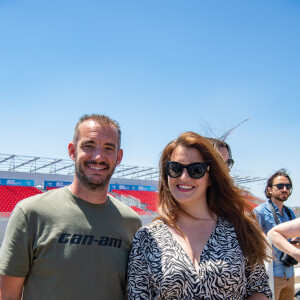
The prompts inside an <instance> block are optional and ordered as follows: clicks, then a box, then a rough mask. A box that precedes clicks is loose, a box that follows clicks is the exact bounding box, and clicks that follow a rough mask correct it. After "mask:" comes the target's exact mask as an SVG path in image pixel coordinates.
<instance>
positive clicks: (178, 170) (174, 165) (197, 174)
mask: <svg viewBox="0 0 300 300" xmlns="http://www.w3.org/2000/svg"><path fill="white" fill-rule="evenodd" d="M184 169H186V170H187V172H188V174H189V176H190V177H191V178H193V179H200V178H201V177H203V176H204V175H205V173H206V172H209V164H208V163H206V162H195V163H192V164H188V165H183V164H181V163H179V162H177V161H167V162H165V171H166V173H167V175H168V176H170V177H172V178H177V177H179V176H181V174H182V173H183V170H184Z"/></svg>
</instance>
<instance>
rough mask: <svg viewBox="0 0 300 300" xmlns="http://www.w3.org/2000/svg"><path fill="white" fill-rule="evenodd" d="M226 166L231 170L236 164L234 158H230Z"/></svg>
mask: <svg viewBox="0 0 300 300" xmlns="http://www.w3.org/2000/svg"><path fill="white" fill-rule="evenodd" d="M226 164H227V166H228V168H229V169H231V168H232V166H233V164H234V160H233V159H232V158H228V160H227V161H226Z"/></svg>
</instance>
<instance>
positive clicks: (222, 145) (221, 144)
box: [207, 137, 232, 159]
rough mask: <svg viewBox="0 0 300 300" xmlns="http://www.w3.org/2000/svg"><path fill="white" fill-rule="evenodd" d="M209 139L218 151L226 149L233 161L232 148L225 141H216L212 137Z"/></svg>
mask: <svg viewBox="0 0 300 300" xmlns="http://www.w3.org/2000/svg"><path fill="white" fill-rule="evenodd" d="M207 139H208V140H209V141H210V143H211V144H212V145H213V147H214V148H215V149H216V150H219V148H226V149H227V151H228V156H229V158H230V159H232V153H231V149H230V146H229V145H228V144H227V143H226V142H225V141H222V140H219V139H215V138H211V137H207Z"/></svg>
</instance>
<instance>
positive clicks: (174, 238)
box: [164, 217, 220, 275]
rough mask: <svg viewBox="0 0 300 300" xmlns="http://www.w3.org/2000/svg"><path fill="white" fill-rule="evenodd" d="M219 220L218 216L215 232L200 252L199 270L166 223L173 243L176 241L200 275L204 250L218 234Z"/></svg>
mask: <svg viewBox="0 0 300 300" xmlns="http://www.w3.org/2000/svg"><path fill="white" fill-rule="evenodd" d="M219 220H220V219H219V217H218V218H217V222H216V226H215V228H214V230H213V232H212V233H211V235H210V237H209V239H208V240H207V242H206V244H205V246H204V247H203V250H202V252H201V254H200V257H199V260H197V264H198V266H199V268H198V270H199V271H198V270H197V268H196V266H195V265H194V263H193V261H192V259H191V257H190V256H189V255H188V253H187V252H186V251H185V250H184V248H183V247H182V246H181V244H180V243H179V242H178V241H177V239H176V237H175V236H174V235H173V233H172V232H171V230H170V228H169V227H168V225H167V224H164V225H165V226H166V228H167V231H168V234H169V235H170V236H171V239H172V241H173V243H175V244H176V245H177V246H178V247H179V248H180V249H181V251H182V253H183V255H185V257H186V258H187V259H188V260H189V262H190V263H191V265H192V266H193V268H194V270H195V271H196V273H197V274H198V275H200V262H201V261H202V256H203V253H204V251H205V250H206V248H207V247H208V246H209V243H210V241H211V239H212V238H213V237H214V235H215V234H216V230H217V227H218V225H219Z"/></svg>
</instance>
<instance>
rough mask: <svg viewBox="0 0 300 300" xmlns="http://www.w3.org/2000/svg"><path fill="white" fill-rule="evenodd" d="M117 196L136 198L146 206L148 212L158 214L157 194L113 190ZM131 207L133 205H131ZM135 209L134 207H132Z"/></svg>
mask: <svg viewBox="0 0 300 300" xmlns="http://www.w3.org/2000/svg"><path fill="white" fill-rule="evenodd" d="M112 192H113V193H115V194H117V195H124V196H126V197H134V198H136V199H138V200H139V201H140V203H142V204H145V205H146V209H147V211H148V212H150V213H151V212H152V213H153V212H156V211H157V210H156V207H157V199H158V196H157V195H158V194H157V192H152V191H131V190H112ZM130 206H131V205H130ZM131 207H133V206H131Z"/></svg>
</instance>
